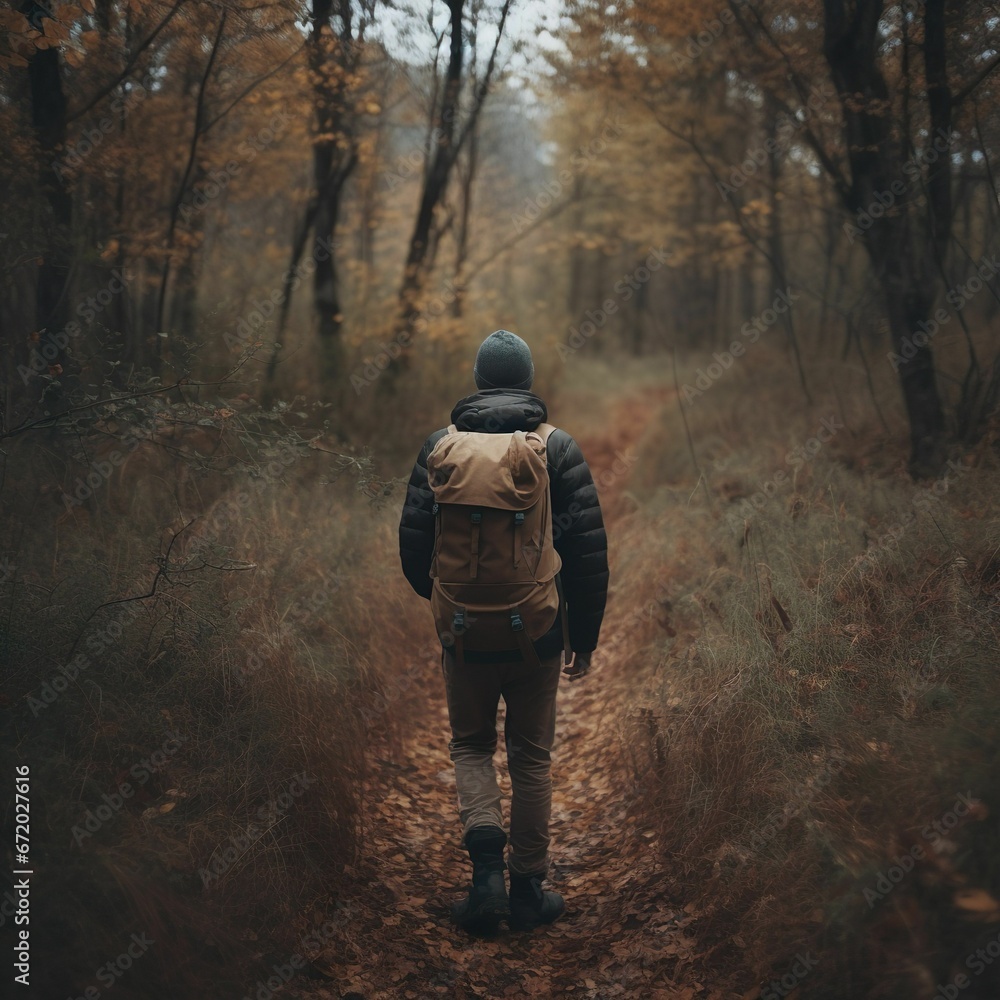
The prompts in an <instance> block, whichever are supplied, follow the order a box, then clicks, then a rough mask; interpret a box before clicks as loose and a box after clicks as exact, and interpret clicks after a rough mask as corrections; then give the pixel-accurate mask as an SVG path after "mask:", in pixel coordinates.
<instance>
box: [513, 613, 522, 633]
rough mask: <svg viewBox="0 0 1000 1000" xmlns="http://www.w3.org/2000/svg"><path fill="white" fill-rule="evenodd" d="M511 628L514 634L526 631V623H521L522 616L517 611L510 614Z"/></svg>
mask: <svg viewBox="0 0 1000 1000" xmlns="http://www.w3.org/2000/svg"><path fill="white" fill-rule="evenodd" d="M510 628H511V631H512V632H523V631H524V622H523V621H521V616H520V615H519V614H518V613H517V612H516V611H512V612H511V613H510Z"/></svg>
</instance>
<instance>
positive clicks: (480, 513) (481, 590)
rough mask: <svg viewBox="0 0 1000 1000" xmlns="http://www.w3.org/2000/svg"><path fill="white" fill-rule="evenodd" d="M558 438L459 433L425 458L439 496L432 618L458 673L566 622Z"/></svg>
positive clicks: (541, 429)
mask: <svg viewBox="0 0 1000 1000" xmlns="http://www.w3.org/2000/svg"><path fill="white" fill-rule="evenodd" d="M553 430H555V428H554V427H552V426H551V425H550V424H540V425H539V426H538V428H537V429H535V430H533V431H514V432H513V433H511V434H492V433H485V432H479V431H459V430H457V429H456V428H455V425H454V424H452V425H451V426H450V427H449V428H448V433H446V434H445V435H444V436H443V437H442V438H441V439H440V440H439V441H438V442H437V443H436V444H435V446H434V448H433V449H432V451H431V453H430V455H428V457H427V478H428V483H429V485H430V488H431V490H432V491H433V493H434V499H435V503H434V506H433V508H432V509H433V513H434V516H435V534H434V557H433V562H432V565H431V574H430V575H431V578H432V579H433V590H432V593H431V611H432V613H433V615H434V621H435V625H436V626H437V630H438V635H439V636H440V638H441V643H442V645H444V646H445V647H446V648H451V649H452V650H453V652H454V654H455V658H456V660H457V662H458V663H459V665H461V664H463V662H464V653H465V651H466V650H469V651H473V650H475V651H482V652H485V651H494V650H509V649H519V650H520V651H521V655H522V657H523V658H524V660H525V661H526V662H529V663H534V664H536V665H537V664H538V662H539V661H538V655H537V653H536V651H535V649H534V647H533V646H532V641H533V640H536V639H539V638H541V637H542V636H543V635H544V634H545V633H546V632H548V630H549V629H550V628H551V627H552V625H553V623H554V621H555V619H556V616H557V615H559V614H562V616H563V644H564V647H565V648H566V650H567V656H568V643H567V642H566V618H565V602H564V601H563V598H562V592H561V587H560V584H559V577H558V573H559V569H560V566H561V561H560V559H559V555H558V553H557V552H556V550H555V547H554V545H553V538H552V505H551V501H550V498H549V475H548V466H547V462H546V455H545V447H546V442H547V441H548V438H549V435H550V434H551V433H552V431H553Z"/></svg>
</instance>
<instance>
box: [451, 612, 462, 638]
mask: <svg viewBox="0 0 1000 1000" xmlns="http://www.w3.org/2000/svg"><path fill="white" fill-rule="evenodd" d="M451 628H452V631H453V632H455V633H461V632H464V631H465V612H464V611H456V612H455V616H454V617H453V618H452V620H451Z"/></svg>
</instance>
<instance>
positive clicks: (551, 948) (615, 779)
mask: <svg viewBox="0 0 1000 1000" xmlns="http://www.w3.org/2000/svg"><path fill="white" fill-rule="evenodd" d="M663 402H664V393H663V392H662V391H661V392H656V393H652V392H651V393H649V394H646V395H638V396H636V395H633V396H630V397H627V398H622V399H619V400H617V401H616V402H614V403H612V404H611V406H610V412H609V413H608V418H609V419H608V421H607V427H608V430H607V433H606V435H604V436H602V437H601V438H599V439H598V438H594V437H586V436H579V438H578V439H579V441H580V444H581V447H582V448H583V449H584V452H585V454H586V455H587V457H588V460H589V461H590V463H591V465H592V467H593V468H595V469H601V468H609V467H610V466H611V464H612V462H613V460H614V455H615V452H616V451H625V450H626V449H627V448H628V447H629V446H631V445H633V444H634V443H635V441H636V439H637V438H638V436H639V434H640V433H641V431H642V429H643V427H644V426H645V425H646V423H647V422H648V421H649V420H650V419H651V418H652V417H653V416H654V415H655V413H656V410H657V409H658V408H659V406H661V405H662V404H663ZM627 478H628V477H627V475H626V476H619V477H617V478H616V479H615V481H614V482H611V483H609V484H608V486H607V487H606V488H602V492H601V498H602V505H603V507H604V510H605V517H606V520H607V521H608V527H609V532H610V531H613V530H614V527H615V523H616V522H617V521H618V520H619V519H620V518H621V517H622V507H623V504H622V502H621V500H622V497H621V494H622V491H623V490H624V489H626V488H627ZM626 618H627V616H626V615H625V614H624V613H623V612H622V611H621V610H620V609H619V610H618V612H617V613H611V612H610V611H609V615H608V618H607V619H606V623H605V629H604V631H603V633H602V639H601V647H600V649H599V651H598V654H599V658H595V668H594V670H593V671H592V673H591V675H590V676H589V677H588V678H587V679H586V680H584V681H582V682H579V683H577V684H569V683H568V682H567V681H565V680H564V681H563V682H562V684H561V687H560V692H559V700H558V721H557V735H556V745H555V748H554V752H553V782H554V801H553V812H552V828H551V829H552V835H553V847H552V850H553V855H552V857H553V864H552V868H551V870H550V875H549V879H550V883H551V885H552V887H553V888H555V889H558V890H560V891H561V892H563V894H564V895H565V897H566V901H567V913H566V915H565V916H564V917H563V918H562V919H561V920H559V921H558V922H556V923H555V924H553V925H552V926H550V927H546V928H541V929H539V930H536V931H535V932H533V933H521V934H512V933H510V932H509V931H507V930H506V925H504V926H503V928H502V929H501V931H500V932H499V934H498V935H497V936H496V937H495V938H491V939H482V938H472V937H469V936H468V935H466V934H464V933H463V932H461V931H460V930H458V929H456V928H455V927H454V926H452V925H451V924H450V923H449V920H448V906H449V904H450V902H451V901H452V900H454V899H457V898H460V897H461V895H462V894H463V892H464V888H465V885H466V884H467V879H468V876H469V865H468V858H467V856H466V855H465V853H464V851H463V850H462V849H461V848H460V846H459V843H458V838H459V827H458V819H457V809H456V805H455V782H454V777H453V772H452V765H451V761H450V760H449V758H448V751H447V746H446V742H447V733H448V718H447V709H446V706H445V702H444V694H443V688H442V683H441V676H440V666H439V664H437V663H428V664H427V667H426V670H424V671H421V672H420V680H419V682H418V686H419V690H417V691H411V692H410V694H411V695H412V701H411V703H410V704H409V705H406V706H404V705H400V706H398V707H397V708H396V709H394V710H398V711H410V712H412V713H413V721H412V725H411V726H410V727H409V728H408V729H407V730H406V731H405V732H404V734H403V737H402V740H401V741H397V743H396V745H395V746H392V747H390V746H389V745H388V744H387V745H386V746H385V747H384V748H383V749H382V750H381V751H379V752H380V753H384V756H379V757H378V758H377V759H373V760H372V762H371V778H370V787H369V788H368V790H367V794H366V801H367V802H368V803H369V805H368V806H367V807H366V808H367V809H368V810H370V811H369V815H368V818H367V821H366V829H367V830H368V831H369V833H368V836H369V837H370V840H369V841H368V843H367V844H366V847H365V851H364V854H365V857H366V858H367V859H368V860H367V861H366V862H365V863H364V864H362V865H359V866H358V869H357V870H356V871H355V872H354V875H355V876H356V878H357V889H358V895H357V897H356V898H354V899H352V900H349V901H348V905H349V906H350V907H351V911H350V912H351V913H352V916H351V918H350V919H349V920H347V921H345V922H344V923H345V926H344V927H343V929H342V930H339V931H338V933H337V939H336V941H335V942H334V943H332V947H331V948H330V949H329V952H328V953H327V956H326V958H325V960H321V961H319V962H317V963H316V964H317V966H319V967H320V968H322V969H323V970H324V971H325V972H326V973H327V974H328V975H330V977H331V982H330V983H328V984H327V985H326V986H325V987H324V986H320V985H319V984H317V988H316V989H315V990H314V991H313V992H308V993H302V994H301V995H302V996H308V997H324V998H344V1000H361V998H364V1000H383V998H396V997H400V998H414V1000H416V998H425V997H436V996H448V997H458V998H472V997H557V996H561V995H563V994H570V995H572V996H574V997H580V998H593V1000H603V998H611V997H641V998H644V1000H645V998H649V1000H688V998H695V997H698V998H713V1000H715V998H723V997H725V998H730V997H738V996H739V995H740V994H739V993H736V992H733V991H732V990H731V989H729V990H727V989H724V988H723V987H722V981H723V980H724V978H725V977H724V976H723V975H721V974H720V975H719V977H718V980H717V981H716V982H715V983H713V984H711V985H709V984H704V983H702V982H699V981H697V980H696V979H695V978H694V977H693V974H692V973H691V972H690V970H689V969H688V968H687V966H688V963H689V960H690V959H691V958H692V957H693V955H694V954H696V953H697V952H698V950H699V948H698V942H697V941H696V939H695V938H694V936H693V934H692V929H691V924H692V923H693V917H692V916H691V914H690V913H688V912H686V911H685V903H684V900H682V899H676V898H674V897H673V893H672V891H671V880H670V873H669V871H668V870H666V868H665V866H663V865H662V864H660V863H659V862H658V861H657V859H656V856H655V853H654V852H653V851H652V850H651V849H650V840H651V839H652V838H653V833H652V831H650V830H644V829H642V827H641V825H640V821H639V820H638V818H637V817H636V816H634V815H632V814H630V802H629V798H628V795H627V794H626V792H625V788H626V787H627V786H626V785H625V784H624V782H623V780H622V779H623V774H622V772H621V769H620V767H619V766H618V765H617V763H616V762H617V760H618V759H619V756H620V734H619V726H620V718H621V715H622V712H623V710H626V709H627V707H628V705H629V703H630V693H631V694H634V689H635V683H636V677H635V676H634V674H633V673H632V672H631V671H630V669H627V668H626V664H625V663H624V662H621V661H620V660H619V659H618V658H617V657H616V650H618V649H619V648H620V647H622V645H623V639H624V629H625V627H626V625H625V622H626ZM406 700H410V697H409V695H408V696H407V699H406ZM424 706H426V709H425V708H424ZM425 710H426V712H427V714H426V715H425V714H424V712H425ZM502 711H503V707H502V705H501V712H502ZM500 726H501V727H502V722H501V723H500ZM501 732H502V728H501ZM502 742H503V741H502V737H501V740H500V744H501V749H500V751H499V752H498V754H497V759H496V760H497V766H498V770H499V773H500V775H501V787H502V788H503V789H504V791H505V799H506V801H509V798H507V793H508V791H509V779H508V778H507V772H506V766H505V762H504V760H503V756H504V755H503V752H502ZM334 983H336V984H337V986H334Z"/></svg>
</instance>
